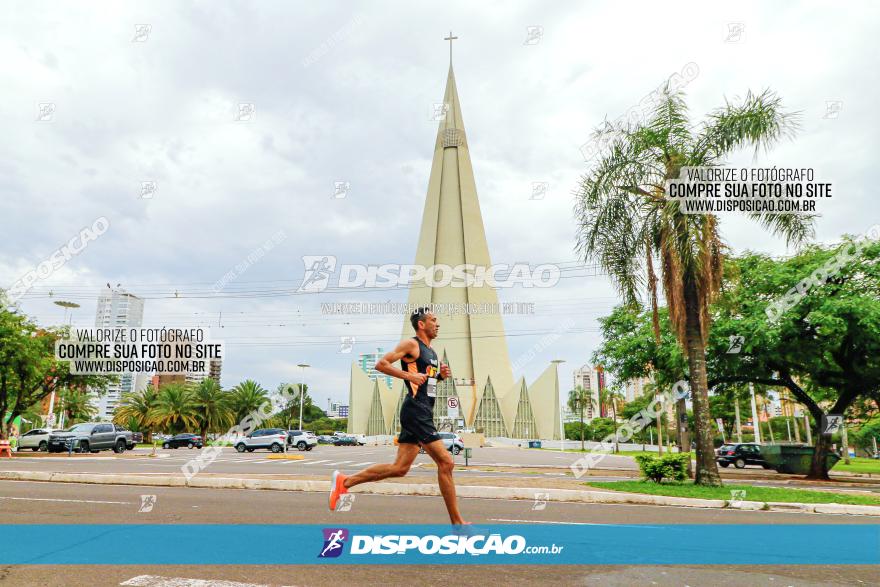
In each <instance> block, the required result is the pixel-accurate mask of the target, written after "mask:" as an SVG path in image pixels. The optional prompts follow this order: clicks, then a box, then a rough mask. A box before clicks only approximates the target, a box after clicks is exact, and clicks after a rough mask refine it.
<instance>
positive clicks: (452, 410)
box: [446, 395, 458, 418]
mask: <svg viewBox="0 0 880 587" xmlns="http://www.w3.org/2000/svg"><path fill="white" fill-rule="evenodd" d="M446 415H447V416H448V417H450V418H458V398H457V397H455V396H454V395H453V396H450V397H448V398H446Z"/></svg>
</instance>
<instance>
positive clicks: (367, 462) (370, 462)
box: [352, 461, 376, 467]
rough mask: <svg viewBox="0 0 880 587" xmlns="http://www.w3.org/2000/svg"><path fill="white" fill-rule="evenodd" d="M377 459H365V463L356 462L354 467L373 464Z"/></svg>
mask: <svg viewBox="0 0 880 587" xmlns="http://www.w3.org/2000/svg"><path fill="white" fill-rule="evenodd" d="M375 462H376V461H364V462H363V463H355V464H354V465H352V467H364V466H366V465H372V464H373V463H375Z"/></svg>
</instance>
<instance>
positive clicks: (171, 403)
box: [150, 383, 199, 433]
mask: <svg viewBox="0 0 880 587" xmlns="http://www.w3.org/2000/svg"><path fill="white" fill-rule="evenodd" d="M150 414H151V416H150V419H151V421H152V422H153V423H154V424H155V425H156V426H157V427H159V428H161V429H162V430H167V431H169V432H175V433H177V432H182V431H183V430H185V429H186V428H190V427H192V428H196V427H197V426H198V425H199V421H198V418H197V414H196V404H195V401H194V400H193V390H192V388H191V387H190V386H188V385H185V384H180V383H171V384H169V385H166V386H164V387H163V388H162V389H160V390H159V393H158V395H157V396H156V402H155V404H154V405H153V409H152V410H151V411H150Z"/></svg>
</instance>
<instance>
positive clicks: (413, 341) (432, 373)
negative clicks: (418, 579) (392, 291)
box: [330, 308, 468, 525]
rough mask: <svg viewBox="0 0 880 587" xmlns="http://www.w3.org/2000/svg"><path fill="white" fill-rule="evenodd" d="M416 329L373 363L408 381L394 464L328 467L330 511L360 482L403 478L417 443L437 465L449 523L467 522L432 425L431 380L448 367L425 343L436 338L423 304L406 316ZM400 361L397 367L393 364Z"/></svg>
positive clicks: (433, 392)
mask: <svg viewBox="0 0 880 587" xmlns="http://www.w3.org/2000/svg"><path fill="white" fill-rule="evenodd" d="M409 320H410V322H411V323H412V326H413V328H414V329H415V331H416V335H415V336H414V337H413V338H408V339H406V340H403V341H401V343H400V344H398V345H397V348H396V349H394V350H393V351H391V352H390V353H388V354H386V355H385V356H384V357H382V358H381V359H380V360H379V362H378V363H376V370H377V371H380V372H381V373H385V374H386V375H391V376H392V377H397V378H398V379H403V380H404V381H406V382H407V384H408V391H409V393H408V394H407V395H406V398H405V399H404V400H403V406H402V407H401V408H400V429H401V430H400V436H399V437H398V439H397V458H396V459H395V461H394V463H392V464H386V465H372V466H370V467H367V468H366V469H364V470H363V471H360V472H359V473H355V474H354V475H351V476H348V475H343V474H342V473H340V472H339V471H334V472H333V476H332V478H331V481H330V510H331V511H335V510H336V502H337V501H338V500H339V496H340V495H342V494H344V493H348V490H349V489H350V488H351V487H354V486H355V485H360V484H361V483H369V482H371V481H379V480H380V479H387V478H388V477H403V476H404V475H406V474H407V472H409V468H410V466H411V465H412V463H413V461H414V460H415V458H416V456H417V455H418V454H419V445H421V446H423V447H424V448H425V452H427V453H428V454H429V455H431V458H432V459H434V462H435V463H437V482H438V483H439V485H440V493H442V494H443V500H444V501H445V502H446V510H447V511H448V512H449V519H450V520H451V521H452V523H453V524H455V525H462V524H467V523H468V522H465V521H464V520H463V519H462V517H461V513H459V511H458V501H457V500H456V497H455V482H454V481H453V480H452V469H453V466H454V464H453V461H452V455H450V454H449V451H448V450H446V447H445V446H444V444H443V441H442V440H440V435H439V434H437V429H436V428H435V427H434V400H435V399H436V397H437V382H438V381H442V380H443V379H446V378H448V377H449V376H450V375H451V372H450V371H449V365H445V364H442V365H441V364H440V362H439V361H438V360H437V353H435V352H434V350H433V349H432V348H431V341H432V340H434V339H435V338H437V332H438V330H439V328H440V326H439V325H438V324H437V317H436V316H434V314H432V313H431V312H430V310H428V309H427V308H419V309H418V310H416V311H415V312H413V313H412V315H411V316H410V319H409ZM398 360H399V361H400V366H401V367H402V368H401V369H398V368H397V367H395V366H394V365H393V363H394V362H395V361H398Z"/></svg>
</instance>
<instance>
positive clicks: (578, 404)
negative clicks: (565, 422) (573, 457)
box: [568, 385, 592, 451]
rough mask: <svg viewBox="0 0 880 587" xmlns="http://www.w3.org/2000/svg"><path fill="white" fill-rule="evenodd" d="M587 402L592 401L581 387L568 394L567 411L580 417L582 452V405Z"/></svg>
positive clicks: (582, 444) (582, 447)
mask: <svg viewBox="0 0 880 587" xmlns="http://www.w3.org/2000/svg"><path fill="white" fill-rule="evenodd" d="M587 402H592V399H591V396H590V395H589V394H588V393H587V392H586V390H584V388H583V386H581V385H578V386H577V387H575V388H574V389H572V390H570V391H569V392H568V409H569V410H571V411H572V412H578V413H579V415H580V421H581V450H582V451H583V450H584V404H586V403H587Z"/></svg>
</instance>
